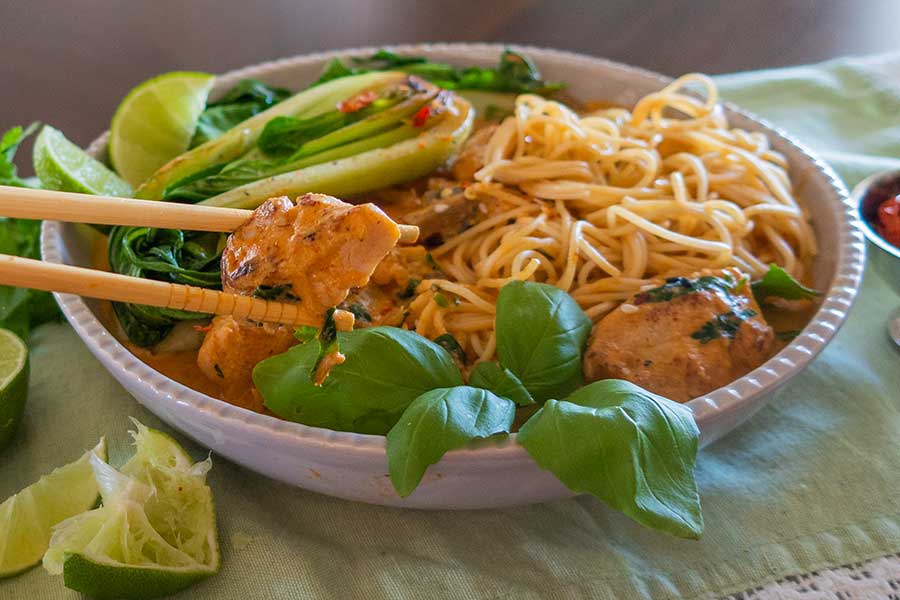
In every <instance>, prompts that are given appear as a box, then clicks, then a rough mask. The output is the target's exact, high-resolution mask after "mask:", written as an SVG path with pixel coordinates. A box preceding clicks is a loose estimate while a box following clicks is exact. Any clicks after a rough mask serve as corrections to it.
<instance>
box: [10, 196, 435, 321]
mask: <svg viewBox="0 0 900 600" xmlns="http://www.w3.org/2000/svg"><path fill="white" fill-rule="evenodd" d="M251 214H252V211H249V210H239V209H234V208H217V207H209V206H199V205H193V204H175V203H168V202H158V201H150V200H132V199H128V198H113V197H107V196H91V195H88V194H75V193H70V192H52V191H48V190H33V189H28V188H19V187H10V186H0V216H4V217H13V218H20V219H49V220H54V221H66V222H69V223H92V224H97V225H127V226H136V227H157V228H161V229H187V230H192V231H218V232H230V231H234V230H235V229H237V228H238V227H240V226H241V225H242V224H243V223H245V222H246V221H247V219H249V218H250V215H251ZM398 227H399V229H400V240H399V241H400V243H412V242H415V241H416V239H417V238H418V235H419V230H418V227H413V226H409V225H399V226H398ZM0 284H3V285H10V286H14V287H23V288H32V289H36V290H44V291H48V292H61V293H64V294H77V295H79V296H86V297H88V298H98V299H100V300H112V301H114V302H127V303H130V304H143V305H147V306H157V307H162V308H172V309H177V310H186V311H191V312H199V313H206V314H211V315H232V316H234V317H235V318H238V319H253V320H255V321H264V322H268V323H280V324H284V325H313V326H316V327H318V326H320V325H321V323H320V322H319V323H310V322H309V317H308V316H307V314H305V313H304V311H302V310H300V306H299V305H297V304H288V303H285V302H275V301H272V300H262V299H260V298H253V297H251V296H241V295H237V294H228V293H225V292H219V291H216V290H209V289H204V288H199V287H194V286H189V285H182V284H177V283H167V282H164V281H154V280H152V279H141V278H138V277H129V276H127V275H120V274H117V273H108V272H105V271H97V270H94V269H85V268H82V267H75V266H71V265H62V264H56V263H46V262H43V261H40V260H33V259H29V258H21V257H18V256H10V255H7V254H0ZM345 316H346V315H345Z"/></svg>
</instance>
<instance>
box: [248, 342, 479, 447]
mask: <svg viewBox="0 0 900 600" xmlns="http://www.w3.org/2000/svg"><path fill="white" fill-rule="evenodd" d="M338 341H339V343H340V348H341V352H342V353H343V354H344V355H345V356H346V357H347V359H346V361H345V362H344V363H343V364H340V365H337V366H335V367H333V368H332V369H331V374H330V375H329V376H328V377H327V378H326V379H325V381H324V382H323V383H322V385H320V386H317V385H314V384H313V382H312V381H311V379H310V372H311V371H312V369H313V366H314V365H315V364H316V361H317V359H318V355H319V344H303V345H301V346H295V347H293V348H291V349H290V350H288V351H287V352H285V353H284V354H279V355H277V356H273V357H272V358H268V359H266V360H264V361H262V362H261V363H259V364H258V365H256V368H255V369H254V370H253V382H254V383H255V384H256V388H257V389H258V390H259V392H260V394H262V397H263V399H264V400H265V405H266V407H268V408H269V410H271V411H272V412H274V413H275V414H277V415H278V416H280V417H282V418H285V419H288V420H291V421H296V422H298V423H304V424H306V425H312V426H315V427H326V428H328V429H336V430H339V431H355V432H357V433H373V434H380V435H383V434H385V433H387V432H388V431H389V430H390V428H391V427H393V426H394V424H395V423H396V422H397V420H398V419H399V418H400V415H402V414H403V411H404V410H406V407H407V406H409V405H410V403H411V402H412V401H413V400H415V399H416V398H417V397H418V396H420V395H421V394H423V393H424V392H427V391H428V390H432V389H435V388H442V387H453V386H457V385H462V384H463V381H462V376H461V375H460V373H459V369H458V368H457V367H456V365H455V364H454V362H453V359H452V358H451V357H450V355H449V354H448V353H447V351H446V350H444V349H443V348H441V347H440V346H438V345H437V344H435V343H433V342H431V341H429V340H427V339H425V338H423V337H422V336H420V335H419V334H417V333H413V332H412V331H405V330H403V329H398V328H396V327H371V328H368V329H357V330H355V331H350V332H346V333H339V334H338Z"/></svg>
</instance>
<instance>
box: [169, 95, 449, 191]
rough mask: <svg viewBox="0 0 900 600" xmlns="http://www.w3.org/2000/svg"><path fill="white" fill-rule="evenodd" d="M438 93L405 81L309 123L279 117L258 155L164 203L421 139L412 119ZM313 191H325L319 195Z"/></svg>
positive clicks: (191, 182)
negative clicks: (410, 121) (397, 143)
mask: <svg viewBox="0 0 900 600" xmlns="http://www.w3.org/2000/svg"><path fill="white" fill-rule="evenodd" d="M437 94H438V88H436V87H434V86H428V87H427V88H423V87H421V86H419V85H418V84H413V83H411V82H410V81H407V80H401V81H397V82H394V83H392V84H390V85H386V86H382V87H381V88H379V89H378V90H367V91H365V92H362V93H360V94H357V95H355V96H351V97H349V98H347V99H345V100H344V101H342V102H341V103H339V105H338V108H332V109H331V110H327V111H325V112H322V113H319V114H316V115H314V116H311V117H305V118H298V117H293V116H276V117H275V118H273V119H272V120H270V121H269V122H267V123H266V124H265V126H264V127H263V130H262V132H261V133H260V135H259V138H258V139H257V142H256V146H257V148H256V149H255V150H251V151H250V152H248V153H246V154H245V155H243V156H242V157H240V158H239V159H237V160H235V161H233V162H231V163H226V164H222V165H218V166H214V167H210V168H209V169H207V170H204V171H203V172H202V173H200V174H194V175H191V176H190V177H188V178H187V179H186V180H182V181H179V182H176V183H174V184H172V185H171V186H169V188H167V189H166V191H165V194H164V199H167V200H168V199H175V200H187V201H190V202H198V201H200V200H205V199H206V198H210V197H212V196H216V195H218V194H222V193H225V192H228V191H229V190H232V189H233V188H237V187H240V186H244V185H249V184H252V183H253V182H255V181H257V180H261V179H266V178H270V177H274V176H276V175H279V174H283V173H290V172H294V171H297V170H299V169H303V168H307V167H311V166H314V165H317V164H322V163H326V162H329V161H334V160H337V159H341V158H347V157H349V156H353V155H355V154H359V153H361V152H365V151H368V150H372V149H377V148H380V147H384V146H389V145H391V144H394V143H396V142H398V141H402V140H404V139H409V138H412V137H414V136H417V135H418V133H419V130H418V129H417V128H416V127H413V126H412V125H411V124H408V123H406V121H407V120H408V117H410V116H411V115H412V114H413V113H415V112H416V111H417V110H419V109H420V108H421V107H422V106H424V105H425V104H426V103H428V102H430V101H432V100H434V99H435V98H436V97H437ZM315 191H321V190H319V189H316V190H315Z"/></svg>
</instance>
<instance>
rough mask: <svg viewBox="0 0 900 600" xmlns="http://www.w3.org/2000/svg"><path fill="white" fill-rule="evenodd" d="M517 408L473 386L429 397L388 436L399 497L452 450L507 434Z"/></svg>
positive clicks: (427, 394) (390, 465)
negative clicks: (482, 439) (496, 435)
mask: <svg viewBox="0 0 900 600" xmlns="http://www.w3.org/2000/svg"><path fill="white" fill-rule="evenodd" d="M515 415H516V405H515V404H514V403H513V402H512V401H511V400H507V399H506V398H500V397H499V396H495V395H494V394H492V393H491V392H489V391H487V390H483V389H479V388H474V387H469V386H465V385H462V386H457V387H452V388H439V389H436V390H431V391H428V392H425V393H424V394H422V395H421V396H419V397H418V398H416V399H415V400H413V402H412V404H410V405H409V407H408V408H407V409H406V411H404V413H403V416H402V417H401V418H400V420H399V421H398V422H397V424H396V425H394V426H393V427H392V428H391V430H390V431H389V432H388V434H387V457H388V471H389V472H390V475H391V482H392V483H393V484H394V489H396V490H397V494H399V495H400V496H402V497H405V496H408V495H410V494H411V493H412V492H413V490H415V489H416V486H418V485H419V482H420V481H422V476H423V475H424V474H425V470H426V469H427V468H428V466H429V465H433V464H434V463H436V462H438V461H439V460H440V459H441V457H442V456H444V454H446V453H447V452H448V451H450V450H454V449H456V448H461V447H463V446H465V445H466V444H468V443H469V442H471V441H473V440H476V439H480V438H487V437H490V436H492V435H495V434H498V433H508V432H509V428H510V426H511V425H512V422H513V418H514V417H515Z"/></svg>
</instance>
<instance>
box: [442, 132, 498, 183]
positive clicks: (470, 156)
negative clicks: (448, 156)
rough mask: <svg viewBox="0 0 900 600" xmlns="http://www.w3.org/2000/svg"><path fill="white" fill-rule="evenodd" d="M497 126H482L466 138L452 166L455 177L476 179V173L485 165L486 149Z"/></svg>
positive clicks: (463, 179) (468, 179) (465, 179)
mask: <svg viewBox="0 0 900 600" xmlns="http://www.w3.org/2000/svg"><path fill="white" fill-rule="evenodd" d="M497 127H498V126H497V125H487V126H485V127H482V128H481V129H479V130H478V131H476V132H475V133H473V134H472V135H471V137H469V139H468V140H466V143H465V144H463V147H462V149H461V150H460V151H459V155H458V156H457V157H456V161H455V162H454V163H453V167H451V170H452V172H453V177H454V178H455V179H458V180H459V181H474V180H475V173H477V172H478V171H479V170H480V169H481V167H483V166H484V151H485V149H486V148H487V145H488V142H490V141H491V137H492V136H493V135H494V132H495V131H497Z"/></svg>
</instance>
